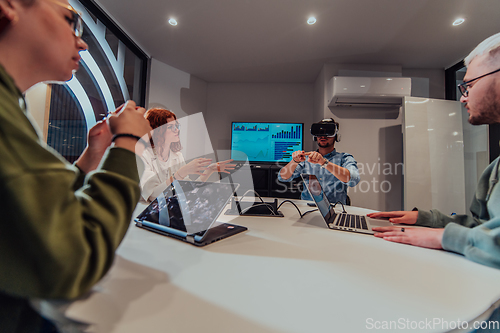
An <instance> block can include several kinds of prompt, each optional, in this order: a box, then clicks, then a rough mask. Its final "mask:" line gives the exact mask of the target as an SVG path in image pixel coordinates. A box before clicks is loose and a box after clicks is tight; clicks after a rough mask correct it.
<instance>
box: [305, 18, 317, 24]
mask: <svg viewBox="0 0 500 333" xmlns="http://www.w3.org/2000/svg"><path fill="white" fill-rule="evenodd" d="M314 23H316V18H315V17H314V16H311V17H310V18H308V19H307V24H309V25H312V24H314Z"/></svg>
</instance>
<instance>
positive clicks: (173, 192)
mask: <svg viewBox="0 0 500 333" xmlns="http://www.w3.org/2000/svg"><path fill="white" fill-rule="evenodd" d="M238 186H239V185H238V184H224V183H208V182H207V183H204V182H191V181H184V180H179V181H178V180H175V181H174V182H173V183H172V185H171V186H169V187H167V189H165V191H163V193H162V194H161V195H159V196H158V197H157V198H156V199H155V200H154V201H153V202H152V203H151V204H150V205H149V206H148V207H147V208H146V209H145V210H144V211H143V212H142V213H141V214H139V216H137V217H136V218H135V225H136V226H137V227H140V228H143V229H146V230H149V231H153V232H156V233H159V234H162V235H164V236H168V237H173V238H176V239H178V240H181V241H183V242H187V243H190V244H193V245H196V246H205V245H208V244H211V243H213V242H216V241H219V240H221V239H224V238H227V237H230V236H233V235H236V234H238V233H240V232H242V231H245V230H247V228H246V227H243V226H239V225H235V224H229V223H219V222H217V217H218V216H219V215H220V213H221V212H222V210H223V209H224V208H225V207H226V205H227V203H228V201H229V199H230V198H231V197H232V195H233V193H234V191H235V190H236V189H237V188H238Z"/></svg>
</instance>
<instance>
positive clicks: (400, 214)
mask: <svg viewBox="0 0 500 333" xmlns="http://www.w3.org/2000/svg"><path fill="white" fill-rule="evenodd" d="M366 216H368V217H370V218H372V219H383V218H389V222H391V223H401V224H415V223H416V222H417V217H418V211H411V212H410V211H394V212H378V213H370V214H366Z"/></svg>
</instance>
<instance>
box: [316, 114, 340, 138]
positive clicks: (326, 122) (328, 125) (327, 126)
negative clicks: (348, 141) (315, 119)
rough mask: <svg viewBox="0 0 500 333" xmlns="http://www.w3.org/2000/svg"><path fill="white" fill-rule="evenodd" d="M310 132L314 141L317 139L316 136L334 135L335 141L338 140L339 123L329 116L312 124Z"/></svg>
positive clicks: (330, 136) (331, 136)
mask: <svg viewBox="0 0 500 333" xmlns="http://www.w3.org/2000/svg"><path fill="white" fill-rule="evenodd" d="M311 134H312V136H313V137H314V141H316V140H317V138H318V136H326V137H329V138H333V137H334V138H335V141H337V142H339V141H340V135H339V124H338V123H337V122H335V120H333V119H331V118H330V119H323V120H322V121H320V122H319V123H314V124H312V125H311Z"/></svg>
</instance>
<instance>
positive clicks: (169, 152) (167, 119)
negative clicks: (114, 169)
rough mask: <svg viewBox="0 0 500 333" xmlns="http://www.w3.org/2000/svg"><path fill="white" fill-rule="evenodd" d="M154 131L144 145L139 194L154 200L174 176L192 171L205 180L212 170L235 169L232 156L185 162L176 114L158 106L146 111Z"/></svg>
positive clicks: (184, 174)
mask: <svg viewBox="0 0 500 333" xmlns="http://www.w3.org/2000/svg"><path fill="white" fill-rule="evenodd" d="M145 117H146V119H147V120H148V121H149V124H150V126H151V128H152V129H153V134H152V136H151V148H148V149H145V150H144V153H143V155H142V158H143V160H144V162H145V170H144V174H143V175H142V178H141V189H142V198H143V199H144V200H146V201H149V202H151V201H153V200H154V199H156V197H157V196H159V195H160V194H161V193H162V192H163V190H164V189H165V188H166V187H167V186H168V185H170V184H171V183H172V182H173V181H174V180H176V179H177V180H181V179H187V180H189V178H188V176H189V175H191V174H196V175H199V176H200V177H199V180H200V181H206V180H207V179H208V177H210V175H211V174H212V173H214V172H215V171H219V172H225V173H229V171H227V170H232V169H234V164H228V162H230V161H231V160H228V161H223V162H218V163H213V164H211V162H212V160H211V159H209V158H196V159H194V160H192V161H191V162H189V163H187V164H186V162H185V161H184V156H182V153H181V149H182V146H181V143H180V139H179V132H180V125H179V122H178V121H177V117H176V115H175V114H174V113H173V112H172V111H169V110H166V109H161V108H152V109H149V110H148V111H147V112H146V114H145Z"/></svg>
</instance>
